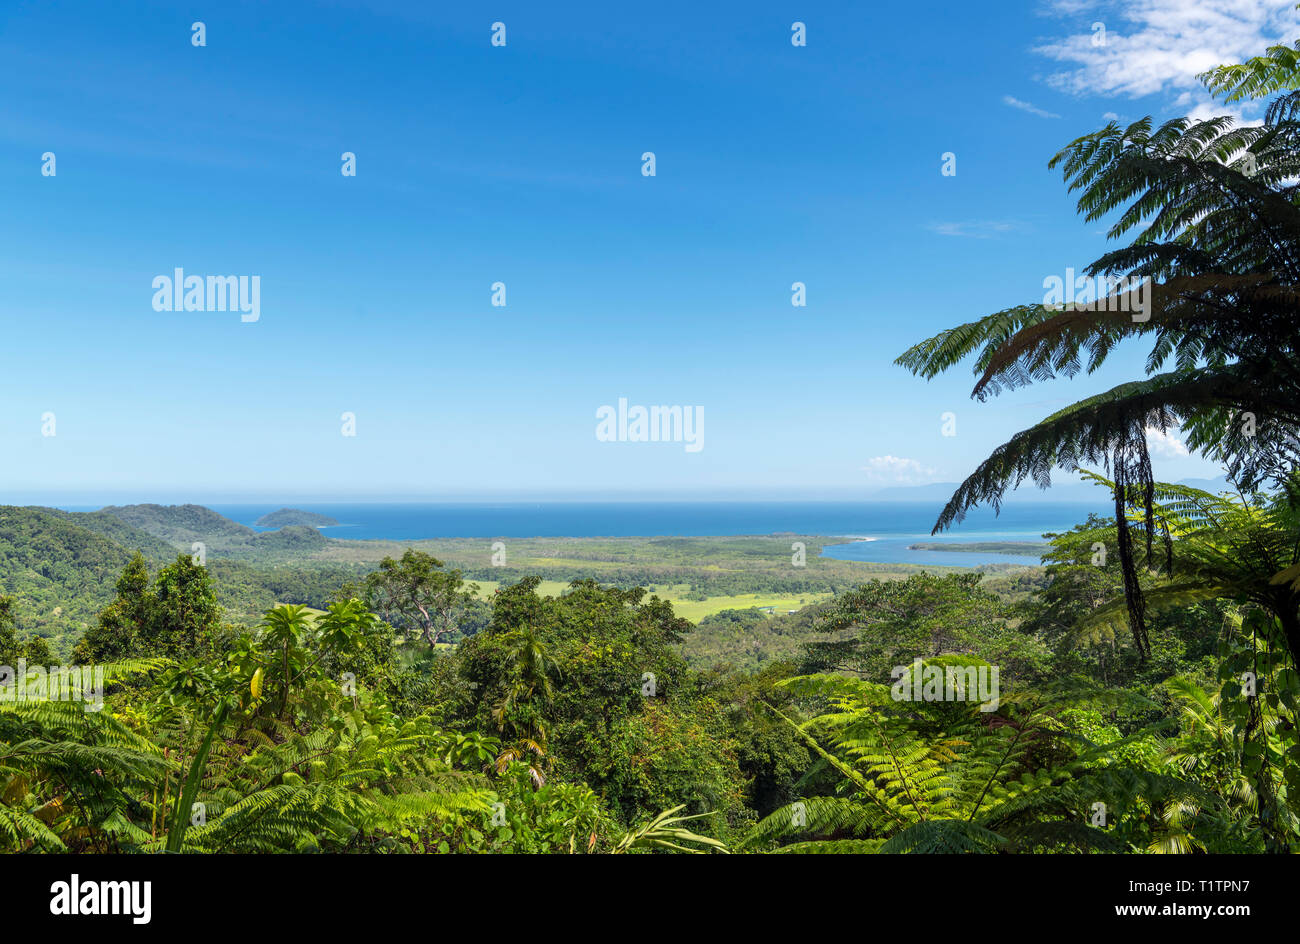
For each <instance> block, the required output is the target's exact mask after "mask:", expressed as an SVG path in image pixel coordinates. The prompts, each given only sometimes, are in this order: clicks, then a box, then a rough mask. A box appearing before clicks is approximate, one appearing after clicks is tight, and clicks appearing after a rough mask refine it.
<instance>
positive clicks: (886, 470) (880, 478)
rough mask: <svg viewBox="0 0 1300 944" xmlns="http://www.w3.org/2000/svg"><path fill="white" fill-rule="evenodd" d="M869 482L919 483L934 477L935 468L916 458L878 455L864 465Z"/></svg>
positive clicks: (863, 468)
mask: <svg viewBox="0 0 1300 944" xmlns="http://www.w3.org/2000/svg"><path fill="white" fill-rule="evenodd" d="M862 471H863V472H865V473H867V480H868V481H869V482H889V483H892V484H900V483H902V484H908V485H919V484H922V482H923V481H928V480H930V479H933V478H934V474H935V470H934V469H932V468H930V467H929V466H924V465H921V463H919V462H917V461H916V460H915V459H904V458H901V457H899V456H876V457H874V458H872V459H868V460H867V464H866V465H864V466H863V467H862Z"/></svg>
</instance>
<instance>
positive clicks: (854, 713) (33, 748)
mask: <svg viewBox="0 0 1300 944" xmlns="http://www.w3.org/2000/svg"><path fill="white" fill-rule="evenodd" d="M1297 49H1300V46H1298V47H1297ZM1298 62H1300V60H1298V59H1297V57H1296V55H1295V53H1294V52H1293V51H1292V50H1290V49H1289V48H1287V47H1276V48H1274V49H1272V50H1270V51H1269V53H1268V54H1267V55H1266V56H1264V57H1261V58H1260V59H1258V60H1253V61H1251V62H1250V63H1247V64H1245V65H1243V66H1239V67H1230V68H1227V69H1223V70H1216V71H1215V72H1213V73H1211V74H1210V76H1209V79H1208V81H1209V83H1210V86H1211V88H1212V89H1214V90H1216V91H1219V92H1222V93H1224V94H1227V95H1229V96H1231V97H1243V96H1247V97H1248V96H1257V95H1265V94H1272V93H1275V92H1281V93H1283V94H1282V95H1281V97H1280V98H1278V99H1277V100H1276V101H1274V102H1273V103H1272V104H1271V105H1270V107H1269V109H1268V112H1267V117H1266V121H1265V122H1264V124H1263V125H1261V126H1260V127H1258V128H1240V127H1236V126H1234V125H1233V124H1232V123H1231V122H1229V121H1227V120H1226V119H1222V120H1212V121H1208V122H1195V123H1193V122H1188V121H1175V122H1170V123H1168V124H1166V125H1165V126H1164V127H1162V128H1159V129H1155V130H1153V129H1152V127H1151V123H1150V121H1149V120H1142V121H1138V122H1135V123H1134V124H1132V125H1130V126H1129V127H1128V128H1126V129H1121V128H1119V127H1117V126H1115V125H1111V126H1108V127H1107V128H1105V129H1103V130H1102V131H1100V132H1098V133H1096V134H1094V135H1089V136H1086V137H1084V138H1081V139H1079V140H1078V141H1075V142H1074V143H1073V144H1071V145H1070V146H1069V147H1067V148H1066V149H1065V151H1063V152H1062V153H1061V154H1060V155H1058V157H1057V159H1056V160H1055V161H1054V163H1060V164H1062V165H1063V167H1064V169H1065V172H1066V177H1067V180H1068V181H1070V184H1071V187H1072V188H1074V189H1076V190H1079V191H1081V192H1082V198H1081V201H1080V210H1081V212H1082V213H1083V214H1084V216H1085V217H1087V218H1088V219H1097V218H1099V217H1101V216H1102V215H1104V214H1106V213H1109V212H1111V211H1112V210H1120V211H1121V216H1120V219H1119V222H1117V223H1116V224H1115V227H1114V229H1113V231H1112V232H1113V235H1115V236H1122V235H1124V234H1126V233H1128V232H1130V231H1131V230H1133V229H1134V228H1139V229H1140V232H1139V233H1138V234H1137V236H1136V238H1135V239H1133V241H1132V242H1131V243H1130V244H1129V245H1127V246H1125V247H1123V248H1121V249H1119V250H1117V251H1115V252H1112V253H1109V254H1107V255H1106V256H1104V257H1103V258H1102V259H1100V260H1098V261H1097V263H1095V265H1094V267H1093V271H1094V272H1101V273H1111V274H1114V273H1119V274H1122V275H1125V276H1137V277H1151V278H1153V279H1156V280H1158V282H1159V288H1160V293H1159V294H1158V298H1159V299H1160V300H1161V301H1162V305H1161V306H1160V307H1159V308H1158V309H1157V310H1156V311H1154V312H1153V313H1152V315H1153V317H1151V319H1150V320H1149V321H1140V320H1134V319H1131V318H1130V317H1128V312H1122V313H1118V314H1117V313H1116V312H1114V311H1113V310H1107V309H1106V308H1105V307H1104V306H1098V305H1096V304H1090V305H1084V306H1082V307H1075V308H1072V309H1070V310H1058V309H1054V308H1048V307H1045V306H1041V305H1033V306H1023V307H1020V308H1013V309H1008V310H1007V311H1004V312H999V313H998V314H996V315H992V316H989V317H988V318H985V319H982V320H981V321H978V322H974V323H972V324H968V325H964V326H961V327H959V328H955V329H952V330H951V331H948V332H945V333H944V334H942V335H940V336H938V337H936V338H934V339H931V340H930V341H926V342H923V343H922V344H920V345H918V346H917V347H916V348H913V349H912V350H911V351H909V352H908V353H907V354H905V355H904V357H903V362H904V363H905V364H907V365H908V366H910V367H912V369H913V370H915V371H916V372H917V373H919V374H921V375H923V376H926V377H930V376H933V375H934V374H936V373H938V372H939V371H942V370H944V369H947V368H948V367H950V366H951V365H952V364H954V363H956V362H958V361H959V360H961V359H962V358H964V357H965V356H966V355H968V354H972V353H975V352H977V351H978V352H979V353H978V354H977V371H978V372H979V373H980V374H981V378H980V380H979V382H978V385H977V387H976V394H977V396H984V395H986V394H989V393H995V392H997V391H998V390H1000V389H1005V388H1011V387H1017V386H1021V385H1023V384H1026V383H1029V382H1032V381H1036V380H1042V379H1047V378H1050V377H1052V376H1054V375H1060V374H1064V375H1067V376H1068V375H1071V374H1073V373H1075V372H1077V371H1079V370H1082V369H1085V368H1087V369H1092V368H1095V367H1096V366H1098V365H1099V364H1100V363H1101V362H1102V361H1104V360H1105V358H1106V357H1107V356H1108V354H1109V352H1110V351H1111V350H1112V348H1113V347H1114V346H1115V344H1117V343H1118V342H1119V341H1121V340H1123V339H1125V338H1133V337H1144V338H1146V339H1148V340H1149V341H1150V342H1151V343H1152V350H1151V354H1150V358H1149V361H1148V368H1149V370H1148V373H1149V374H1150V375H1151V376H1148V377H1147V378H1145V379H1141V380H1137V381H1133V382H1131V383H1127V384H1123V385H1121V386H1120V387H1117V388H1115V389H1114V390H1111V391H1109V392H1107V393H1105V394H1101V395H1099V396H1096V397H1092V398H1090V399H1088V400H1085V401H1083V402H1081V403H1078V404H1074V405H1073V406H1071V407H1067V408H1066V409H1065V410H1062V411H1060V412H1058V413H1056V414H1054V415H1053V416H1051V417H1048V418H1047V419H1046V420H1044V421H1043V422H1042V423H1041V424H1039V425H1037V426H1035V427H1033V428H1032V429H1030V430H1026V431H1025V432H1023V433H1021V434H1018V435H1017V436H1016V437H1014V438H1013V439H1012V440H1011V441H1010V442H1009V443H1007V444H1006V445H1004V446H1002V447H1000V448H999V449H998V450H997V451H996V452H995V453H994V454H993V456H991V457H990V459H988V460H987V461H986V462H985V463H984V464H983V465H982V466H981V467H980V468H979V469H978V470H977V471H976V472H975V473H974V474H973V475H972V476H971V478H970V479H968V480H967V482H966V483H964V484H963V486H962V487H961V489H960V490H959V492H958V493H957V495H956V496H954V497H953V499H952V501H951V502H950V503H949V505H948V507H947V508H946V509H945V510H944V511H943V513H942V514H941V517H940V524H941V525H943V524H946V523H948V522H950V521H952V520H954V519H956V518H957V517H959V516H960V515H961V514H962V513H963V512H964V511H965V510H966V509H967V508H968V507H970V506H971V505H972V504H974V503H976V502H980V501H991V502H994V503H996V502H998V501H999V500H1000V499H1001V496H1002V495H1003V493H1004V491H1005V490H1006V488H1007V487H1008V486H1009V485H1010V484H1012V483H1014V482H1017V481H1019V480H1020V479H1021V478H1023V477H1024V476H1026V475H1032V476H1033V477H1035V478H1037V479H1039V480H1040V481H1042V482H1044V483H1045V482H1046V481H1047V478H1048V476H1049V475H1050V472H1051V469H1052V468H1053V467H1057V466H1063V467H1066V468H1074V467H1075V466H1076V464H1078V463H1082V462H1092V463H1093V464H1103V465H1108V466H1109V469H1110V471H1111V473H1112V474H1113V479H1111V478H1105V477H1103V476H1102V475H1100V474H1099V473H1095V472H1086V473H1085V474H1086V475H1087V476H1089V477H1091V478H1092V479H1093V480H1094V481H1095V482H1097V484H1098V485H1099V486H1101V487H1103V488H1105V489H1107V490H1108V491H1109V492H1110V494H1111V495H1112V497H1113V500H1114V506H1115V514H1114V516H1113V517H1109V518H1103V517H1098V516H1093V517H1091V518H1089V519H1088V520H1087V521H1084V522H1080V523H1079V524H1078V525H1077V526H1076V527H1074V528H1073V529H1071V530H1069V531H1066V532H1064V533H1060V534H1054V535H1047V536H1045V537H1046V538H1047V539H1048V541H1049V544H1048V545H1047V546H1046V548H1045V550H1044V555H1043V562H1044V566H1043V567H1042V568H1035V569H1033V570H1025V569H1007V570H1006V571H1005V572H1003V573H1001V574H1000V575H999V576H997V577H995V578H990V577H987V576H986V575H985V574H983V573H979V572H963V573H953V572H951V571H946V572H924V571H919V570H918V569H915V568H913V569H897V568H895V569H894V570H893V572H887V571H888V570H889V569H888V568H881V567H879V566H876V567H873V566H872V565H858V564H853V563H851V562H830V561H827V560H825V559H823V558H820V557H818V556H817V555H816V551H817V550H818V549H819V547H820V546H821V545H820V543H819V539H816V538H807V539H804V538H797V536H791V535H774V536H769V537H765V538H728V539H713V540H710V539H701V538H680V539H670V538H664V539H651V540H647V539H640V540H635V539H629V540H604V539H602V540H600V541H597V542H594V543H593V542H587V543H584V542H581V541H576V540H571V539H557V540H550V539H547V540H546V541H542V540H541V539H536V540H534V541H532V542H526V541H520V542H512V545H519V547H518V548H516V549H522V550H523V553H522V554H517V553H516V554H513V563H512V564H511V565H510V566H509V567H506V566H497V562H496V561H490V560H487V559H485V557H486V554H485V551H486V548H484V547H483V546H482V545H483V543H484V542H471V541H463V542H442V544H443V545H444V546H445V547H446V548H447V549H448V550H450V551H451V553H443V552H442V551H439V553H438V556H435V555H434V550H435V548H434V547H433V544H432V543H431V542H420V544H419V546H415V547H397V546H393V545H392V544H391V542H352V543H351V544H350V545H349V546H344V544H345V543H347V542H332V541H329V540H328V539H326V538H324V537H322V536H321V535H320V534H319V533H318V532H315V531H314V530H312V529H309V528H304V527H300V526H286V527H285V528H283V529H282V530H281V531H278V532H274V533H269V534H257V533H256V532H253V531H252V530H251V529H248V528H244V527H243V526H241V525H238V524H236V523H234V522H229V521H227V520H226V519H223V518H221V517H220V516H216V515H214V513H212V512H210V511H208V510H207V509H203V508H200V507H198V506H192V505H187V506H179V507H175V506H172V507H162V506H157V505H142V506H130V507H127V508H112V509H105V511H104V512H99V513H95V514H92V515H77V514H69V513H65V512H56V511H51V510H49V509H22V508H0V581H3V583H0V590H4V591H5V593H4V594H0V851H5V852H41V851H45V852H58V851H72V852H101V853H102V852H162V851H167V852H295V851H329V852H372V853H410V852H414V853H426V852H548V853H549V852H558V853H609V854H622V853H628V852H712V851H716V852H724V851H735V850H741V851H750V852H781V853H841V852H866V853H926V852H965V853H995V852H1033V853H1044V852H1046V853H1052V852H1084V851H1087V852H1112V853H1148V852H1158V853H1185V852H1208V853H1215V852H1231V853H1241V852H1274V853H1286V852H1296V851H1300V671H1297V670H1298V668H1300V452H1298V450H1297V443H1298V442H1300V439H1298V438H1297V427H1298V426H1300V414H1297V412H1296V411H1297V408H1298V407H1297V405H1298V404H1300V373H1298V372H1297V371H1298V368H1297V364H1298V363H1300V360H1298V359H1297V357H1296V355H1297V353H1300V352H1298V351H1297V348H1298V347H1300V344H1298V343H1297V337H1298V335H1297V324H1298V322H1297V318H1296V314H1297V311H1300V305H1298V304H1297V297H1296V291H1295V284H1296V277H1297V275H1298V274H1300V273H1298V272H1297V269H1296V267H1297V265H1298V264H1300V263H1298V260H1300V253H1298V252H1297V251H1296V249H1297V243H1298V237H1300V185H1298V184H1297V183H1296V177H1297V173H1298V172H1300V157H1298V151H1297V146H1296V145H1297V134H1298V133H1300V127H1298V126H1297V123H1296V121H1295V120H1294V119H1295V116H1296V114H1297V112H1300V92H1294V91H1291V90H1294V89H1297V88H1300V77H1298V76H1297V73H1296V69H1297V63H1298ZM1169 360H1172V362H1173V369H1172V370H1170V371H1169V372H1166V373H1157V371H1158V370H1160V369H1161V366H1162V365H1163V364H1164V363H1165V362H1166V361H1169ZM1247 414H1249V416H1250V422H1248V423H1247V422H1243V421H1242V420H1243V417H1245V416H1246V415H1247ZM1174 423H1181V424H1182V427H1183V429H1185V430H1186V431H1187V432H1188V434H1189V441H1190V443H1191V444H1192V445H1193V446H1194V447H1195V448H1197V449H1200V450H1202V451H1204V452H1206V453H1208V454H1211V455H1215V456H1218V457H1220V458H1221V459H1223V460H1224V462H1225V463H1226V464H1227V466H1228V468H1229V471H1230V472H1231V473H1232V475H1233V476H1234V481H1236V482H1237V483H1238V490H1237V492H1236V493H1235V494H1232V493H1225V494H1220V495H1215V494H1209V493H1207V492H1204V491H1200V490H1197V489H1194V488H1188V487H1181V486H1171V485H1164V484H1161V483H1158V482H1155V481H1154V480H1153V476H1152V473H1151V468H1150V462H1149V456H1148V455H1147V452H1146V446H1145V434H1146V429H1147V428H1148V427H1156V428H1159V429H1165V428H1167V427H1169V426H1170V425H1172V424H1174ZM1225 431H1226V432H1225ZM1260 485H1265V486H1268V487H1265V488H1257V487H1256V486H1260ZM792 538H794V539H796V540H798V541H802V542H804V543H806V545H807V549H808V551H809V553H808V556H807V561H806V567H805V566H801V565H799V564H796V563H795V562H794V559H792V558H791V557H790V556H789V548H790V546H791V541H792ZM194 544H202V545H203V550H202V551H201V552H196V551H195V550H194V548H193V546H192V545H194ZM701 549H704V550H705V551H706V552H708V554H709V555H710V556H709V558H708V560H706V561H704V562H703V563H702V562H701V560H700V553H701ZM208 552H210V554H211V560H210V561H207V560H206V559H205V553H208ZM398 554H400V556H397V555H398ZM575 568H576V569H577V571H578V573H577V574H576V575H575V572H574V571H575ZM559 575H565V576H566V579H567V585H565V586H563V587H562V588H555V587H552V588H550V592H546V591H545V590H544V588H543V583H544V581H546V580H551V581H554V580H556V579H557V577H558V576H559ZM575 576H578V577H579V578H580V579H573V578H574V577H575ZM480 579H481V580H483V581H484V582H485V583H487V582H490V583H491V584H492V587H491V588H490V589H491V592H490V595H485V594H483V593H480V592H479V590H480V588H478V587H476V586H475V584H474V583H471V582H470V581H475V580H480ZM650 588H654V589H653V590H652V589H650ZM724 588H726V590H727V592H728V593H730V594H740V593H746V592H749V589H746V588H751V589H752V588H758V589H761V590H762V591H763V592H768V591H772V590H774V589H777V590H780V591H782V592H785V593H793V594H801V595H806V596H807V597H808V598H809V599H808V603H809V605H808V606H800V607H790V609H792V610H797V612H793V613H791V612H785V613H781V614H772V615H769V614H768V613H767V612H764V611H763V610H761V609H759V608H757V607H730V608H725V609H723V611H722V612H716V611H711V612H710V615H708V616H707V617H706V618H704V619H701V620H700V621H699V623H698V625H695V624H693V623H692V622H691V621H690V620H688V619H685V618H683V616H682V615H681V612H680V611H681V609H682V607H686V606H690V605H692V604H694V603H696V602H699V598H700V597H704V598H709V597H710V596H716V595H718V594H719V591H721V590H723V589H724ZM656 590H659V591H664V592H663V593H662V594H661V593H659V592H655V591H656ZM670 591H671V592H675V593H677V594H678V596H676V597H675V598H673V599H672V600H670V599H668V598H667V594H668V592H670ZM227 601H230V602H229V603H228V602H227ZM674 601H675V602H674ZM230 603H233V604H234V605H230ZM771 608H772V609H775V607H774V606H772V607H771ZM47 637H48V638H50V639H53V641H54V643H55V644H56V648H57V650H58V651H56V652H53V653H52V652H51V648H50V646H49V645H47V642H46V638H47ZM69 637H73V638H69ZM73 642H75V649H73V650H72V653H73V656H74V658H75V659H76V660H77V662H79V663H81V664H82V665H83V666H87V665H93V666H94V667H96V668H98V669H100V670H102V671H103V679H104V681H103V683H102V688H98V687H97V685H98V684H99V683H98V682H97V680H96V677H95V675H94V674H93V673H92V674H90V675H87V674H86V673H85V672H83V671H78V672H77V674H76V677H75V679H71V678H70V677H69V676H68V675H67V673H63V672H58V671H50V672H46V671H44V670H38V671H36V672H33V673H28V674H27V675H25V676H21V677H20V676H19V675H17V674H16V673H15V671H14V669H13V664H17V665H19V666H27V665H39V664H41V663H42V662H43V660H48V659H50V658H51V657H52V656H56V655H61V654H62V653H64V652H66V651H68V650H69V649H72V644H73Z"/></svg>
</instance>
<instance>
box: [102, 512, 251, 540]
mask: <svg viewBox="0 0 1300 944" xmlns="http://www.w3.org/2000/svg"><path fill="white" fill-rule="evenodd" d="M103 513H104V514H107V515H112V516H113V517H115V518H118V519H120V520H122V521H124V522H126V523H127V524H129V525H131V526H132V527H135V528H139V529H140V530H141V531H147V532H148V533H149V534H152V535H155V536H156V537H160V538H162V539H163V540H164V541H167V542H168V543H170V544H173V545H189V544H192V543H193V542H195V541H202V542H203V543H204V544H207V545H210V546H211V545H216V544H220V543H225V542H228V541H230V540H234V541H239V540H241V539H242V540H248V539H250V538H254V537H256V536H257V532H256V531H254V530H253V529H252V528H249V527H246V526H244V525H242V524H240V523H239V522H237V521H231V520H230V519H229V518H226V517H224V516H222V515H219V514H217V513H216V512H215V511H213V510H212V509H211V508H204V507H203V506H202V505H109V506H108V507H107V508H105V509H104V510H103Z"/></svg>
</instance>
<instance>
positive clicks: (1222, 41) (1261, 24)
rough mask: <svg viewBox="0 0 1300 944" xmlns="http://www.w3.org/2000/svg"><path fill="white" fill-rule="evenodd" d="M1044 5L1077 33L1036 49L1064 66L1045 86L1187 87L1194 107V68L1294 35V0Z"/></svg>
mask: <svg viewBox="0 0 1300 944" xmlns="http://www.w3.org/2000/svg"><path fill="white" fill-rule="evenodd" d="M1051 12H1053V13H1054V14H1056V15H1057V16H1059V17H1068V18H1070V19H1073V20H1075V21H1077V22H1078V24H1079V26H1078V29H1079V32H1076V33H1074V34H1073V35H1070V36H1067V37H1065V38H1063V39H1058V40H1055V41H1051V42H1047V43H1044V44H1043V45H1040V46H1038V47H1037V48H1036V49H1035V52H1038V53H1041V54H1043V55H1045V56H1048V57H1049V58H1051V59H1054V60H1056V61H1057V62H1060V63H1062V64H1065V65H1066V66H1068V67H1069V68H1067V69H1066V70H1065V71H1061V72H1057V73H1054V74H1052V75H1050V76H1048V77H1047V83H1048V84H1049V85H1050V86H1052V87H1053V88H1056V89H1059V90H1061V91H1065V92H1072V93H1076V94H1094V95H1111V96H1117V95H1127V96H1129V97H1137V96H1141V95H1153V94H1157V93H1178V92H1184V93H1190V95H1189V96H1188V98H1187V101H1188V103H1190V104H1193V106H1194V109H1195V111H1196V112H1197V113H1200V110H1201V106H1208V103H1209V101H1210V99H1209V97H1208V95H1207V94H1206V93H1205V91H1204V89H1203V87H1202V85H1201V82H1200V80H1199V79H1197V78H1196V76H1197V75H1198V74H1199V73H1201V72H1204V71H1206V70H1207V69H1212V68H1214V67H1215V66H1217V65H1222V64H1225V63H1230V62H1240V61H1242V60H1243V59H1245V58H1248V57H1250V56H1257V55H1259V54H1260V53H1262V52H1263V51H1264V49H1265V47H1267V46H1269V45H1271V44H1275V43H1281V42H1286V43H1290V42H1292V41H1294V40H1295V39H1296V37H1297V36H1300V12H1297V10H1296V3H1295V0H1129V2H1123V3H1120V2H1115V0H1108V2H1099V3H1095V4H1081V3H1079V2H1078V0H1058V2H1056V3H1053V4H1052V6H1051ZM1094 23H1102V24H1103V25H1104V26H1105V44H1104V45H1100V46H1098V45H1094V36H1096V35H1098V34H1097V33H1096V32H1094V30H1093V24H1094ZM1212 113H1214V114H1224V113H1225V110H1224V108H1223V106H1217V108H1216V109H1215V110H1214V111H1213V112H1212Z"/></svg>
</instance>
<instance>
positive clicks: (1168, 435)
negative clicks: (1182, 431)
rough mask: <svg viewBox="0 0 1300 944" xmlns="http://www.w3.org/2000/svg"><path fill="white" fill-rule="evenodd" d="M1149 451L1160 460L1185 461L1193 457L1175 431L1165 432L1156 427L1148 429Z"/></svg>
mask: <svg viewBox="0 0 1300 944" xmlns="http://www.w3.org/2000/svg"><path fill="white" fill-rule="evenodd" d="M1146 432H1147V449H1148V450H1149V451H1150V452H1151V455H1153V456H1156V457H1157V458H1160V459H1183V458H1186V457H1187V456H1189V455H1191V452H1190V451H1189V450H1188V448H1187V444H1186V443H1184V442H1183V441H1182V440H1181V439H1179V438H1178V436H1177V435H1176V434H1175V433H1174V432H1173V431H1164V430H1160V429H1157V428H1156V427H1154V426H1148V427H1147V430H1146Z"/></svg>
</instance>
